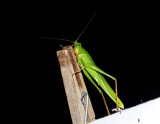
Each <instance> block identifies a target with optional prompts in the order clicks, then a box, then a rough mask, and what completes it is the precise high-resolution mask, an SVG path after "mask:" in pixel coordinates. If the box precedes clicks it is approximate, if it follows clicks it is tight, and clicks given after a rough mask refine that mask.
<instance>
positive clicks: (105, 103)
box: [83, 69, 110, 115]
mask: <svg viewBox="0 0 160 124" xmlns="http://www.w3.org/2000/svg"><path fill="white" fill-rule="evenodd" d="M83 72H84V74H85V75H86V77H87V78H88V79H89V80H90V81H91V83H92V84H93V85H94V86H95V87H96V89H97V90H98V92H99V93H100V94H101V95H102V98H103V102H104V105H105V107H106V110H107V113H108V115H110V112H109V109H108V106H107V102H106V100H105V98H104V95H103V92H102V91H101V90H100V89H99V88H98V86H97V85H96V83H95V82H94V81H93V79H92V77H91V76H90V75H89V73H88V72H87V71H86V70H85V69H83Z"/></svg>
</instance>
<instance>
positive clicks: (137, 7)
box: [31, 2, 160, 124]
mask: <svg viewBox="0 0 160 124" xmlns="http://www.w3.org/2000/svg"><path fill="white" fill-rule="evenodd" d="M96 11H97V12H98V13H97V15H96V16H95V17H94V19H93V20H92V22H91V23H90V24H89V26H88V27H87V29H86V30H85V31H84V33H83V34H82V36H81V37H80V39H79V42H81V43H82V46H83V47H84V48H85V49H86V50H87V51H88V52H89V53H90V55H91V56H92V58H93V60H94V61H95V63H96V64H97V66H99V67H100V68H101V69H102V70H104V71H105V72H107V73H109V74H111V75H112V76H114V77H116V78H117V80H118V93H119V97H120V98H121V100H122V101H123V103H124V105H125V108H129V107H132V106H135V105H137V104H140V103H142V102H146V101H148V100H151V99H154V98H157V97H159V95H160V91H159V88H158V86H159V82H160V79H159V70H160V66H159V62H160V61H159V52H160V50H159V43H158V42H159V41H160V40H159V28H160V26H159V22H160V20H159V16H158V15H159V14H158V7H157V6H156V3H155V4H154V3H152V4H151V3H93V2H92V3H89V4H87V3H85V2H84V3H82V2H81V3H78V2H77V3H71V4H69V3H68V2H67V3H63V2H62V3H56V4H55V3H53V4H51V3H41V4H40V11H39V19H38V22H37V23H38V25H39V26H38V29H39V31H40V33H39V37H50V38H64V39H69V40H73V41H74V40H76V38H77V36H78V35H79V34H80V32H81V31H82V30H83V28H84V27H85V26H86V24H87V23H88V21H89V20H90V18H91V17H92V15H93V14H94V13H95V12H96ZM59 45H63V46H66V45H71V43H70V42H66V41H59V40H49V39H43V38H39V40H38V42H37V44H36V48H35V49H36V50H35V51H36V52H35V54H34V55H35V56H34V60H36V61H35V62H33V63H34V64H35V67H37V68H34V70H35V72H34V75H33V77H34V79H35V81H34V82H36V84H37V85H36V87H35V89H33V90H35V92H36V93H35V96H34V101H35V103H36V104H34V103H33V107H35V109H33V111H34V110H35V111H34V112H33V115H34V114H35V116H37V115H38V116H37V120H39V121H44V122H46V123H47V122H50V123H69V124H71V119H70V113H69V109H68V103H67V99H66V95H65V91H64V86H63V82H62V78H61V73H60V68H59V63H58V59H57V56H56V51H58V50H60V49H61V47H60V46H59ZM37 48H38V49H37ZM31 71H32V70H31ZM106 79H107V80H108V81H109V84H110V85H111V87H113V88H114V82H113V81H112V80H110V79H108V78H106ZM84 80H85V83H86V86H87V89H88V91H89V95H90V98H91V101H92V105H93V108H94V110H95V114H96V119H98V118H101V117H104V116H106V115H107V113H106V110H105V107H104V104H103V100H102V98H101V95H100V94H99V93H98V91H97V90H96V89H95V88H94V87H93V86H92V84H91V83H90V82H89V81H88V79H86V78H85V76H84ZM105 97H106V100H107V103H108V105H109V108H110V109H113V108H115V104H114V102H112V100H111V99H110V98H109V97H108V96H107V95H105ZM31 106H32V104H31ZM31 113H32V112H31Z"/></svg>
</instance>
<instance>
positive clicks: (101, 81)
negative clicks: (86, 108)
mask: <svg viewBox="0 0 160 124" xmlns="http://www.w3.org/2000/svg"><path fill="white" fill-rule="evenodd" d="M95 15H96V13H95V14H94V15H93V16H92V18H91V19H90V21H89V22H88V24H87V25H86V27H85V28H84V29H83V30H82V32H81V33H80V35H79V36H78V38H77V40H76V41H74V45H73V46H74V51H75V54H76V56H77V61H78V64H79V65H80V68H81V70H82V71H83V73H84V75H85V76H86V77H87V78H88V79H89V80H90V82H91V83H92V84H93V85H94V86H95V88H96V89H97V90H98V92H99V93H100V94H101V95H102V98H103V101H104V104H105V107H106V109H107V112H108V114H110V112H109V109H108V106H107V103H106V100H105V98H104V95H103V92H102V90H103V91H104V92H105V93H106V94H107V95H108V96H109V97H110V98H111V99H112V100H113V101H114V102H115V103H116V108H117V111H118V107H119V108H122V109H124V105H123V103H122V101H121V100H120V99H119V98H118V93H117V79H116V78H115V77H113V76H111V75H109V74H107V73H106V72H104V71H103V70H102V69H100V68H99V67H98V66H97V65H96V64H95V63H94V61H93V59H92V58H91V56H90V54H89V53H88V52H87V51H86V50H85V49H84V48H83V47H82V45H81V43H79V42H78V39H79V38H80V36H81V34H82V33H83V32H84V30H85V29H86V28H87V26H88V25H89V23H90V22H91V20H92V19H93V17H94V16H95ZM49 39H58V38H49ZM58 40H65V39H58ZM66 41H70V40H66ZM72 42H73V41H72ZM104 76H107V77H109V78H111V79H112V80H114V82H115V92H114V91H113V89H112V88H111V87H110V85H109V84H108V82H107V81H106V79H105V78H104ZM99 87H100V88H101V89H102V90H101V89H100V88H99Z"/></svg>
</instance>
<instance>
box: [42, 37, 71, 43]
mask: <svg viewBox="0 0 160 124" xmlns="http://www.w3.org/2000/svg"><path fill="white" fill-rule="evenodd" d="M40 38H46V39H51V40H53V39H56V40H63V41H69V42H72V43H74V42H73V41H72V40H67V39H61V38H49V37H40Z"/></svg>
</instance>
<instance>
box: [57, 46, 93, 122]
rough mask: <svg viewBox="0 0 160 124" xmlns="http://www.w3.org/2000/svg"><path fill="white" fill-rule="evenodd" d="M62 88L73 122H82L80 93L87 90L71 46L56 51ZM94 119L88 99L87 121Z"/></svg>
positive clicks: (83, 114)
mask: <svg viewBox="0 0 160 124" xmlns="http://www.w3.org/2000/svg"><path fill="white" fill-rule="evenodd" d="M57 57H58V60H59V64H60V69H61V74H62V78H63V83H64V88H65V92H66V96H67V100H68V105H69V110H70V114H71V118H72V123H73V124H83V123H84V116H85V105H83V104H82V102H81V94H82V93H83V92H87V89H86V86H85V83H84V81H83V77H82V74H81V73H80V72H78V73H75V72H77V71H80V68H79V66H78V64H77V61H76V57H75V54H74V51H73V48H72V47H64V48H63V50H59V51H57ZM93 120H95V114H94V110H93V107H92V104H91V101H90V99H89V108H88V122H92V121H93Z"/></svg>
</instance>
